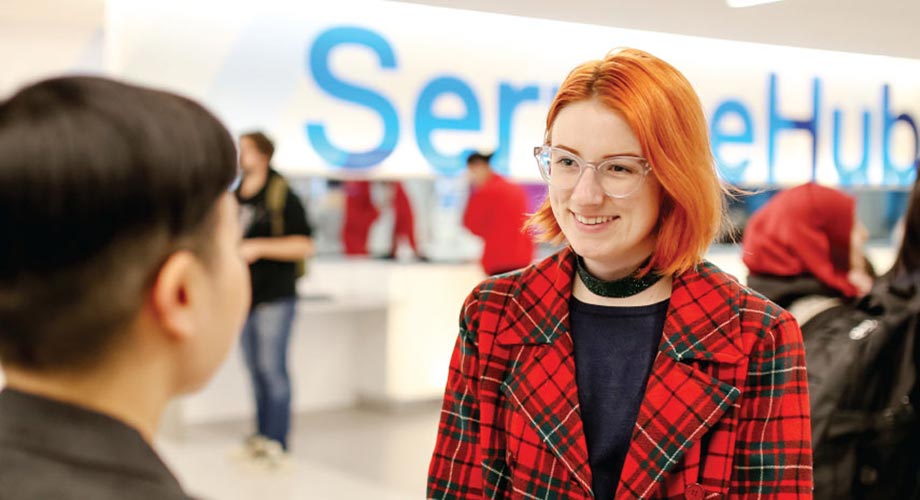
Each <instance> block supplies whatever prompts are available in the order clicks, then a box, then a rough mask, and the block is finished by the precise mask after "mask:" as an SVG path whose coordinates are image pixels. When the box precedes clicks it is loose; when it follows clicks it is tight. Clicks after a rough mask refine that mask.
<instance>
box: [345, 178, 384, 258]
mask: <svg viewBox="0 0 920 500" xmlns="http://www.w3.org/2000/svg"><path fill="white" fill-rule="evenodd" d="M344 189H345V215H344V217H343V218H344V221H343V223H342V244H343V247H344V250H345V255H356V256H361V255H367V254H368V246H367V243H368V238H369V237H370V231H371V226H373V224H374V221H375V220H377V217H378V216H379V215H380V211H379V210H378V209H377V206H376V205H375V204H374V200H373V199H372V198H371V183H370V181H346V182H345V187H344Z"/></svg>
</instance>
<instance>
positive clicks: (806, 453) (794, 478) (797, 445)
mask: <svg viewBox="0 0 920 500" xmlns="http://www.w3.org/2000/svg"><path fill="white" fill-rule="evenodd" d="M738 403H739V406H738V408H739V409H738V411H739V412H740V413H739V418H738V437H737V440H736V442H735V459H734V462H735V463H734V465H733V472H732V482H731V488H730V489H731V494H730V495H729V496H730V498H737V499H751V500H753V499H764V498H770V499H790V500H791V499H810V498H812V487H813V481H812V454H811V420H810V418H811V414H810V410H809V403H808V378H807V376H806V373H805V346H804V344H803V343H802V332H801V331H800V330H799V326H798V324H797V323H796V322H795V320H794V319H793V318H792V316H791V315H790V314H789V313H787V312H783V314H782V315H781V316H780V317H779V318H778V319H777V320H776V321H774V323H773V325H772V326H771V327H770V328H769V329H768V330H766V331H765V332H764V336H763V337H762V338H761V339H760V341H759V345H758V346H756V347H755V348H754V351H753V352H752V353H751V361H750V364H749V365H748V374H747V384H746V388H745V391H744V392H743V393H742V395H741V399H740V400H739V401H738Z"/></svg>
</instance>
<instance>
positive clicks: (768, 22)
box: [401, 0, 920, 59]
mask: <svg viewBox="0 0 920 500" xmlns="http://www.w3.org/2000/svg"><path fill="white" fill-rule="evenodd" d="M401 1H408V2H412V3H422V4H429V5H437V6H442V7H454V8H462V9H469V10H479V11H485V12H497V13H503V14H513V15H520V16H529V17H539V18H546V19H558V20H561V21H574V22H582V23H590V24H600V25H606V26H616V27H621V28H634V29H641V30H650V31H663V32H669V33H680V34H685V35H696V36H706V37H712V38H724V39H729V40H743V41H749V42H761V43H770V44H778V45H791V46H796V47H809V48H817V49H828V50H839V51H844V52H862V53H867V54H883V55H889V56H900V57H909V58H913V59H920V0H783V1H781V2H777V3H771V4H766V5H759V6H755V7H748V8H743V9H734V8H730V7H728V6H727V5H726V3H725V1H724V0H568V1H561V0H401ZM475 30H476V28H475V26H471V27H470V33H471V36H474V35H473V34H474V33H475Z"/></svg>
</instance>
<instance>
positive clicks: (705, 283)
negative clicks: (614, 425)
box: [616, 263, 744, 498]
mask: <svg viewBox="0 0 920 500" xmlns="http://www.w3.org/2000/svg"><path fill="white" fill-rule="evenodd" d="M716 271H717V269H716V268H715V267H714V266H711V265H710V264H705V263H704V264H702V265H701V266H700V267H699V269H698V270H692V271H689V272H687V273H685V274H683V275H681V276H679V277H677V278H675V280H674V287H673V292H672V294H671V302H670V306H669V310H668V315H667V318H666V320H665V327H664V332H663V335H662V342H661V346H660V349H659V352H658V355H657V357H656V358H655V361H654V363H653V365H652V370H651V374H650V375H649V380H648V385H647V387H646V392H645V396H644V398H643V401H642V403H641V406H640V408H639V415H638V418H637V420H636V428H635V431H634V433H633V436H632V439H631V441H630V446H629V451H628V453H627V456H626V462H625V464H624V466H623V472H622V475H621V476H620V484H619V486H618V489H617V495H616V497H617V498H627V497H629V498H647V497H648V496H649V495H652V494H654V492H655V490H656V489H657V487H658V486H659V485H660V484H661V483H662V482H663V481H664V480H665V479H666V478H667V477H668V474H669V473H670V472H671V471H673V469H674V467H675V466H676V465H677V464H678V463H679V462H680V460H681V458H682V457H683V456H684V454H685V453H686V451H687V450H688V449H690V448H691V447H692V446H693V445H694V444H695V443H697V442H698V441H699V440H700V438H701V437H702V436H703V435H705V434H706V432H707V431H708V430H709V429H710V428H711V427H712V426H713V425H714V424H715V423H716V422H717V421H718V420H719V419H720V418H721V417H722V415H723V414H724V413H725V411H726V410H728V409H729V408H730V407H732V405H734V403H735V401H736V400H737V399H738V397H739V396H740V394H741V392H740V391H739V390H738V388H737V387H734V386H732V385H730V384H727V383H725V382H722V381H720V380H719V379H716V378H714V377H713V376H711V375H709V374H707V373H706V372H704V371H703V370H702V369H701V367H700V365H701V364H703V365H705V364H709V363H724V364H737V363H738V362H740V361H742V360H743V358H744V356H743V354H742V353H743V351H742V349H741V347H740V346H739V345H738V342H740V341H739V339H738V335H737V334H733V333H735V332H738V331H739V324H738V322H739V318H738V307H737V304H736V302H735V300H736V299H735V298H734V297H733V296H732V294H731V293H729V292H728V291H727V290H730V289H732V288H733V287H732V286H729V285H728V284H727V283H725V282H724V281H725V280H726V279H727V278H724V275H722V274H721V273H719V274H718V275H717V277H713V274H714V273H715V272H716ZM720 280H721V282H720Z"/></svg>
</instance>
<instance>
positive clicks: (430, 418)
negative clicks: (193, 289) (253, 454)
mask: <svg viewBox="0 0 920 500" xmlns="http://www.w3.org/2000/svg"><path fill="white" fill-rule="evenodd" d="M437 421H438V405H437V404H434V403H432V404H430V405H424V406H421V407H416V408H414V409H411V410H401V411H399V412H378V411H369V410H348V411H338V412H330V413H321V414H310V415H303V416H301V417H300V418H298V419H297V421H296V422H295V423H294V426H295V427H294V429H293V431H292V438H291V460H290V462H289V463H288V465H287V466H286V467H283V468H282V469H280V470H267V469H264V468H261V467H258V466H255V465H253V464H252V463H250V462H248V461H245V460H242V459H240V458H237V457H235V456H234V455H235V454H234V450H236V449H238V448H239V444H240V443H241V440H242V438H243V437H244V436H245V435H246V434H247V431H248V430H249V426H248V425H245V424H243V423H232V424H219V425H211V426H207V427H195V428H192V429H190V430H189V431H188V432H187V435H186V437H184V438H183V439H181V440H177V439H174V438H173V439H167V438H163V439H161V440H160V441H159V442H158V448H159V450H160V452H161V453H162V455H163V458H164V460H165V461H166V462H167V463H168V464H169V466H170V467H171V468H172V470H173V471H174V472H175V473H176V475H177V476H179V479H180V481H182V484H183V485H184V486H185V489H186V491H188V492H189V493H190V494H193V495H196V496H199V497H201V498H203V499H214V500H251V499H256V500H269V499H271V500H289V499H298V500H299V499H313V500H340V499H341V500H353V499H365V498H367V499H371V498H372V499H382V500H391V499H392V500H407V499H416V498H424V495H425V476H426V473H427V468H428V460H429V458H430V456H431V451H432V449H433V447H434V439H435V433H436V431H437Z"/></svg>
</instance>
